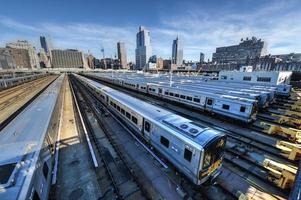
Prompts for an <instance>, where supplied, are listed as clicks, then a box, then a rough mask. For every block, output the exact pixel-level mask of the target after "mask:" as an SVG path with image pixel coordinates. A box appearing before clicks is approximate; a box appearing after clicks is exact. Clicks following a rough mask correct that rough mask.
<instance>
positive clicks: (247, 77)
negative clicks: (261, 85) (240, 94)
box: [243, 76, 252, 81]
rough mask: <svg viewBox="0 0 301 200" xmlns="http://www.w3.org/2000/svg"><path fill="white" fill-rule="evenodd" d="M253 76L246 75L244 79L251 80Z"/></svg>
mask: <svg viewBox="0 0 301 200" xmlns="http://www.w3.org/2000/svg"><path fill="white" fill-rule="evenodd" d="M251 79H252V77H251V76H244V77H243V80H244V81H251Z"/></svg>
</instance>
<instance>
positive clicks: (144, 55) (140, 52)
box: [135, 26, 152, 69]
mask: <svg viewBox="0 0 301 200" xmlns="http://www.w3.org/2000/svg"><path fill="white" fill-rule="evenodd" d="M135 53H136V69H142V68H144V67H145V66H146V64H147V63H148V60H149V58H150V57H151V56H152V46H151V39H150V32H149V31H148V30H146V29H145V28H144V27H143V26H140V27H139V32H138V33H137V35H136V52H135Z"/></svg>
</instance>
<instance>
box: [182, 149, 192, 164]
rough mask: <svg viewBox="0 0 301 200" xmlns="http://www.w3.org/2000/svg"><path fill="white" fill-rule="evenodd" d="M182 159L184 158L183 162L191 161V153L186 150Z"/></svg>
mask: <svg viewBox="0 0 301 200" xmlns="http://www.w3.org/2000/svg"><path fill="white" fill-rule="evenodd" d="M184 158H185V160H187V161H189V162H190V161H191V158H192V152H191V151H190V150H188V149H186V148H185V151H184Z"/></svg>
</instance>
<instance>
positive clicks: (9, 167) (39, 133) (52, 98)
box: [0, 75, 64, 200]
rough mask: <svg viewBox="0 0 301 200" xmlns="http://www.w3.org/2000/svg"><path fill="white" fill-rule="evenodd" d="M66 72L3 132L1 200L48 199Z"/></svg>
mask: <svg viewBox="0 0 301 200" xmlns="http://www.w3.org/2000/svg"><path fill="white" fill-rule="evenodd" d="M63 79H64V75H61V76H60V77H59V78H58V79H57V80H55V81H54V82H53V83H52V84H51V85H50V86H49V87H48V88H47V89H46V90H45V91H44V92H43V93H42V94H41V95H40V96H39V97H37V98H36V99H35V100H34V101H33V102H32V103H31V104H29V106H28V107H27V108H26V109H25V110H23V111H22V112H21V113H20V114H19V115H18V116H17V117H16V118H15V119H14V120H13V121H11V122H10V123H9V124H8V125H7V126H6V127H4V129H2V130H1V131H0V136H1V137H0V152H1V153H0V181H1V182H0V199H1V200H2V199H3V200H6V199H18V200H27V199H41V200H46V199H48V193H49V190H50V186H51V178H52V169H53V165H54V153H55V141H56V139H57V133H58V124H59V123H58V119H59V118H60V110H61V87H62V83H63Z"/></svg>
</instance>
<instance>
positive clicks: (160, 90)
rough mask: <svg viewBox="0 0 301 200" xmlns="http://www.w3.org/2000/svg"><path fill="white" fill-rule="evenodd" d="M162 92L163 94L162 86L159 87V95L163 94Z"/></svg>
mask: <svg viewBox="0 0 301 200" xmlns="http://www.w3.org/2000/svg"><path fill="white" fill-rule="evenodd" d="M162 94H163V90H162V88H159V87H158V95H159V96H162Z"/></svg>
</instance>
